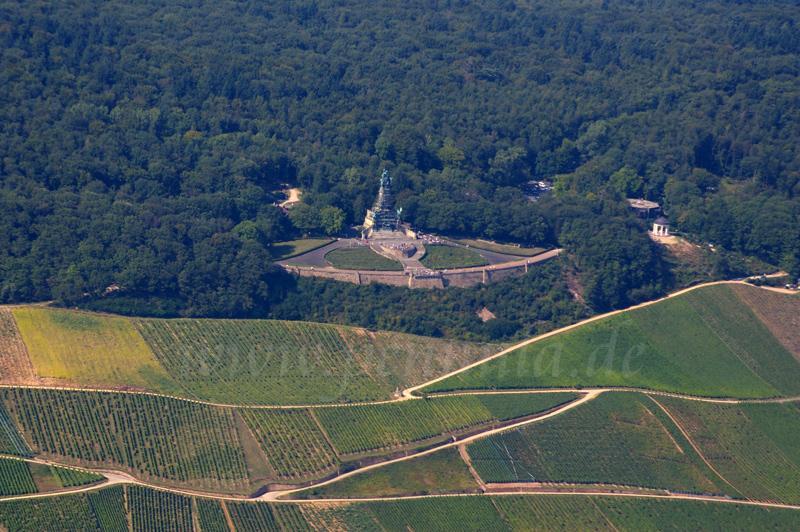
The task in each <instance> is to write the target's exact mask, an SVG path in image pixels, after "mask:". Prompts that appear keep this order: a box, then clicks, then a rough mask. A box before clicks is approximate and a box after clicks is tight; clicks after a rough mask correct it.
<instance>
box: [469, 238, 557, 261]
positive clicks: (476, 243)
mask: <svg viewBox="0 0 800 532" xmlns="http://www.w3.org/2000/svg"><path fill="white" fill-rule="evenodd" d="M453 241H454V242H458V243H459V244H464V245H465V246H470V247H473V248H478V249H485V250H487V251H494V252H495V253H505V254H506V255H516V256H518V257H533V256H534V255H539V254H541V253H544V252H545V251H547V249H545V248H538V247H533V248H526V247H522V246H515V245H513V244H500V243H498V242H489V241H488V240H479V239H477V238H459V239H453Z"/></svg>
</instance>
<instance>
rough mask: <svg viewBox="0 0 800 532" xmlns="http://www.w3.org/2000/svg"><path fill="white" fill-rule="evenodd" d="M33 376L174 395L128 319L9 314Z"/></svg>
mask: <svg viewBox="0 0 800 532" xmlns="http://www.w3.org/2000/svg"><path fill="white" fill-rule="evenodd" d="M12 313H13V315H14V319H15V321H16V323H17V326H18V327H19V332H20V336H21V337H22V340H23V341H24V343H25V346H26V347H27V350H28V354H29V356H30V360H31V362H32V363H33V367H34V369H35V371H36V374H37V375H38V376H39V377H44V378H52V379H58V380H62V381H64V384H76V385H82V386H109V387H133V388H143V389H149V390H161V391H166V392H173V393H174V392H176V391H177V388H176V386H175V385H174V383H173V381H172V379H170V377H169V375H167V373H166V372H165V371H164V368H163V367H161V364H159V362H158V360H157V359H156V358H155V356H154V355H153V352H152V351H151V350H150V348H149V347H148V346H147V344H146V343H145V341H144V340H143V339H142V337H141V336H140V335H139V333H137V332H136V329H135V328H134V327H133V325H132V324H131V322H130V320H128V319H125V318H121V317H113V316H105V315H98V314H89V313H86V312H75V311H71V310H61V309H52V308H41V307H18V308H14V309H13V310H12Z"/></svg>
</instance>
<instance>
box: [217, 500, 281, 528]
mask: <svg viewBox="0 0 800 532" xmlns="http://www.w3.org/2000/svg"><path fill="white" fill-rule="evenodd" d="M227 507H228V512H229V513H230V514H231V521H233V526H234V527H235V528H236V530H241V531H243V532H261V531H263V530H275V531H278V530H281V529H280V526H279V525H278V522H277V520H276V519H275V514H274V513H273V511H272V508H273V507H272V506H270V505H268V504H259V503H252V502H231V503H227Z"/></svg>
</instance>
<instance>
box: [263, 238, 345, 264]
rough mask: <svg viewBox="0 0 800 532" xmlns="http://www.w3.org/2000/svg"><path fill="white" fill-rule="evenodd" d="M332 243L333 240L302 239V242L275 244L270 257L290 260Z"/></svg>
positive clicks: (288, 241)
mask: <svg viewBox="0 0 800 532" xmlns="http://www.w3.org/2000/svg"><path fill="white" fill-rule="evenodd" d="M331 242H333V240H332V239H330V238H301V239H300V240H287V241H285V242H274V243H272V244H270V246H269V255H270V257H272V259H273V260H284V259H289V258H292V257H296V256H297V255H302V254H303V253H308V252H309V251H313V250H315V249H319V248H321V247H322V246H325V245H327V244H330V243H331Z"/></svg>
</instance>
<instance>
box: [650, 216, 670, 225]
mask: <svg viewBox="0 0 800 532" xmlns="http://www.w3.org/2000/svg"><path fill="white" fill-rule="evenodd" d="M653 223H655V224H658V225H669V220H667V219H666V218H664V217H663V216H659V217H658V218H656V219H655V220H654V221H653Z"/></svg>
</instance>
